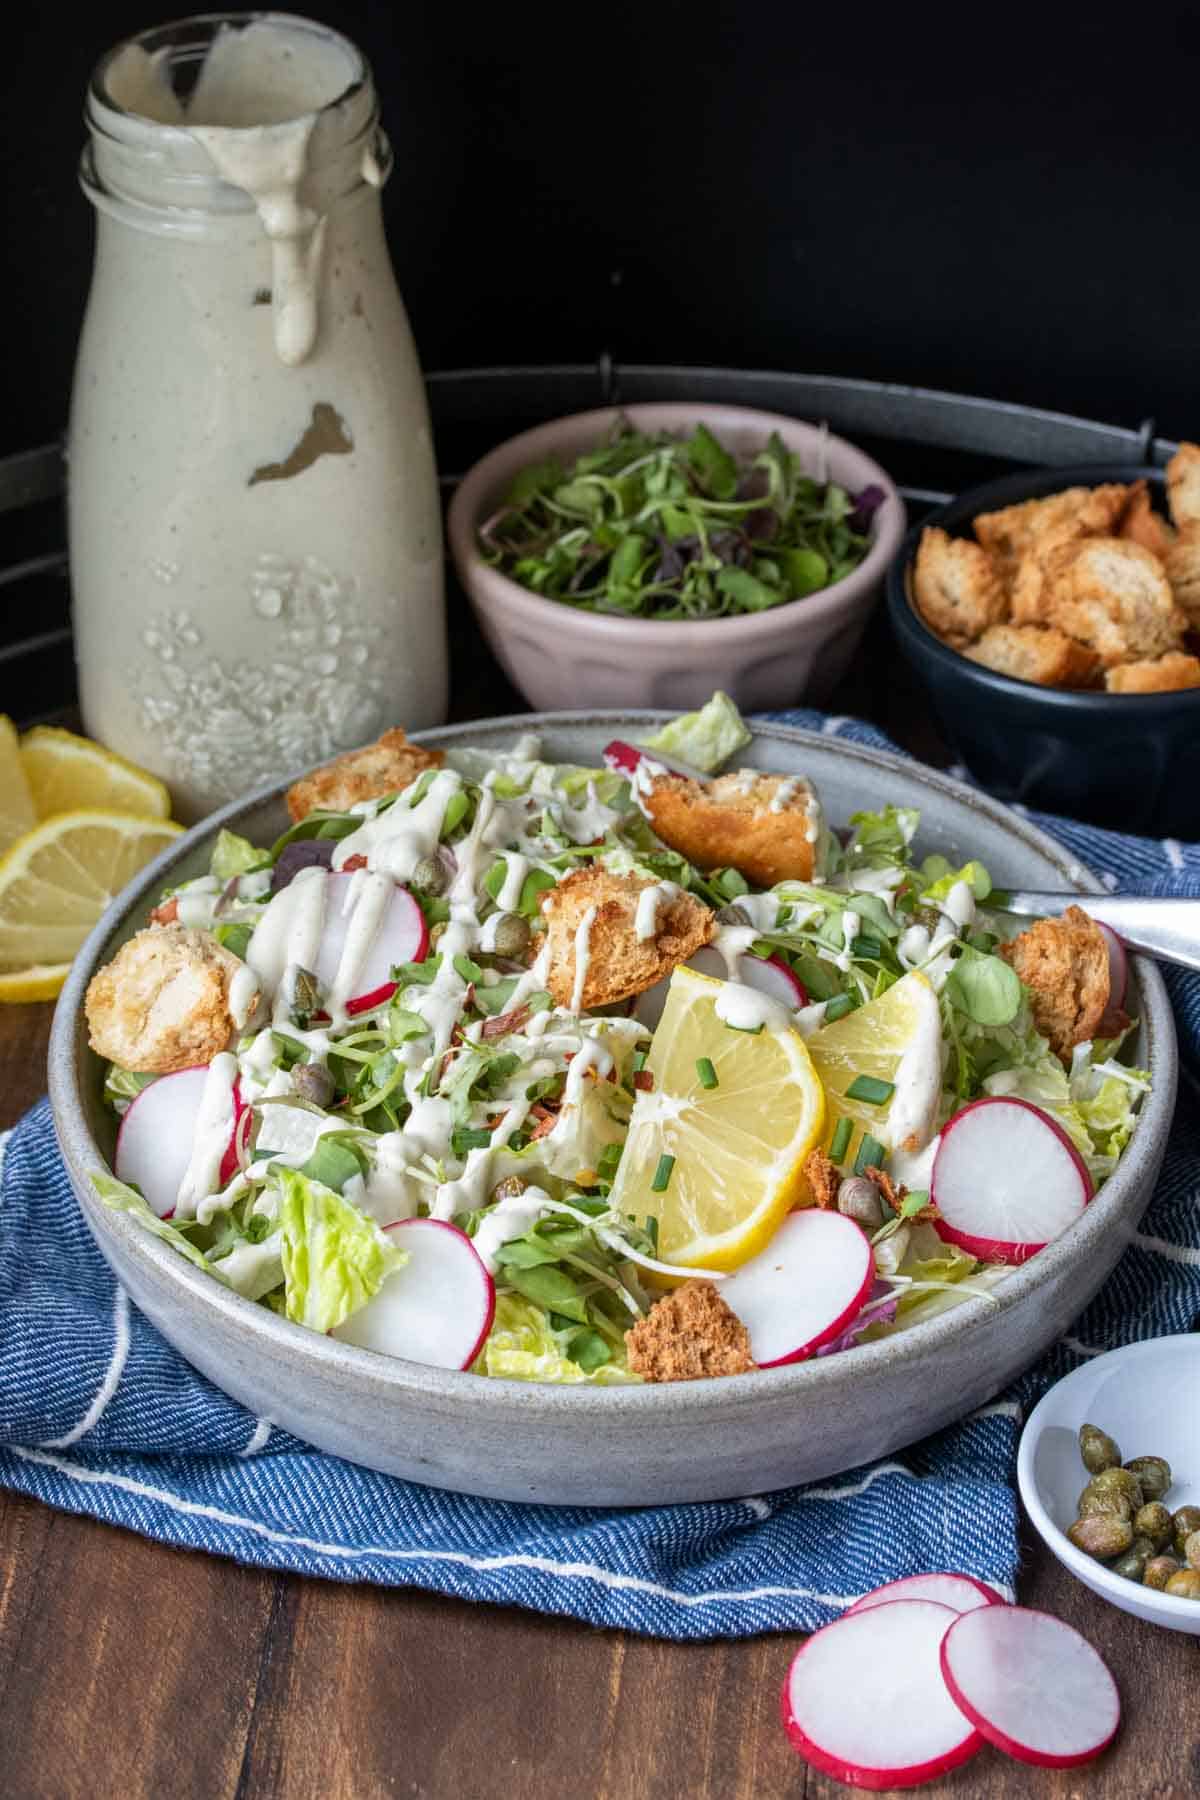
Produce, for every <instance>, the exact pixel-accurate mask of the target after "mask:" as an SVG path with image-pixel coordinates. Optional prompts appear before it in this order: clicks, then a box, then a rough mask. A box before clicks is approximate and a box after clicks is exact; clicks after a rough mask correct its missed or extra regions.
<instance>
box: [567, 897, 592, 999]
mask: <svg viewBox="0 0 1200 1800" xmlns="http://www.w3.org/2000/svg"><path fill="white" fill-rule="evenodd" d="M596 912H597V909H596V907H594V906H589V907H588V909H587V911H586V912H585V913H584V915H583V917H582V919H581V920H580V921H579V925H578V927H577V929H576V932H575V983H574V986H573V987H572V989H571V1011H572V1012H573V1013H577V1012H578V1011H579V1009H580V1007H581V1006H582V1004H583V990H584V988H585V986H586V985H587V972H588V964H589V962H590V961H591V935H592V926H593V925H594V924H595V923H596Z"/></svg>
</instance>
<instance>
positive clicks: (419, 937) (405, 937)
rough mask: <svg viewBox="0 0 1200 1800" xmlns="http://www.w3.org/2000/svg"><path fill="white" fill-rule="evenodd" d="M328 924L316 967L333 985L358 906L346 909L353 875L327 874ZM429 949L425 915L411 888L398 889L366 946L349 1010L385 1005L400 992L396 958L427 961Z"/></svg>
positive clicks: (320, 976) (324, 981)
mask: <svg viewBox="0 0 1200 1800" xmlns="http://www.w3.org/2000/svg"><path fill="white" fill-rule="evenodd" d="M326 881H327V882H328V887H327V889H326V893H325V923H324V925H323V926H322V928H321V946H320V949H319V950H318V951H317V966H316V968H315V969H314V970H313V974H314V975H315V976H316V978H317V980H318V982H319V983H320V985H321V987H322V988H323V989H325V990H326V991H328V989H329V988H330V987H332V985H333V982H334V978H335V977H336V975H337V972H338V964H339V963H340V962H341V959H342V951H343V949H344V948H345V944H346V934H347V931H348V930H349V928H350V923H351V920H352V919H353V917H354V910H353V908H351V909H350V911H347V910H346V902H347V899H348V898H349V897H350V894H351V883H352V882H353V881H354V876H353V875H342V874H331V875H328V876H327V877H326ZM428 950H429V928H428V926H427V925H426V923H425V914H424V913H423V912H422V911H421V908H420V907H419V906H418V905H417V902H416V901H415V900H414V899H413V897H412V895H411V894H410V893H409V891H408V889H407V888H402V887H399V886H396V887H394V888H393V891H392V894H391V897H390V899H389V901H388V905H387V909H386V911H385V912H384V915H383V918H382V920H381V921H380V925H379V929H378V930H377V931H376V933H375V935H374V937H373V938H372V939H371V942H370V944H369V946H368V948H367V952H366V955H365V956H364V958H363V960H362V963H361V965H360V967H359V971H358V974H357V977H356V980H355V984H354V985H355V993H354V996H353V998H352V999H350V1000H348V1001H347V1003H346V1011H347V1012H348V1013H361V1012H367V1011H369V1010H370V1008H371V1007H373V1006H382V1005H383V1003H384V1001H385V1000H390V999H391V997H392V995H393V994H394V993H395V991H396V983H395V982H394V981H393V980H392V979H391V973H392V969H393V967H394V966H395V965H396V964H397V963H409V962H424V960H425V957H426V954H427V952H428Z"/></svg>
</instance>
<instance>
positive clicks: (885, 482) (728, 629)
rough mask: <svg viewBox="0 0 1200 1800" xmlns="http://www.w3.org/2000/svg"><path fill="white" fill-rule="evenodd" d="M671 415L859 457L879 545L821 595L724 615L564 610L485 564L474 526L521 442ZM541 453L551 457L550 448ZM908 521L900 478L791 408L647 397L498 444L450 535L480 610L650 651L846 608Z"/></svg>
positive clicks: (474, 467) (463, 500) (884, 561)
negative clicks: (481, 590) (493, 608)
mask: <svg viewBox="0 0 1200 1800" xmlns="http://www.w3.org/2000/svg"><path fill="white" fill-rule="evenodd" d="M663 412H670V413H673V414H678V413H680V412H688V413H691V414H693V415H694V416H695V418H696V420H697V421H698V422H700V423H706V424H714V423H715V424H716V425H717V426H721V425H724V426H727V427H728V426H733V425H738V426H751V427H753V426H761V427H762V429H763V432H764V434H767V433H769V432H770V431H772V430H778V431H780V435H781V436H782V435H783V434H784V433H785V432H787V431H791V432H793V433H795V432H797V431H798V432H799V433H800V434H801V435H802V436H805V437H809V436H811V438H812V439H813V440H820V441H821V442H822V443H824V444H827V445H837V446H838V447H839V448H842V449H846V450H849V451H852V452H853V453H854V455H855V456H858V457H861V458H862V460H863V462H864V463H866V464H867V465H868V468H869V470H870V480H869V481H868V482H867V484H866V485H867V486H870V485H872V484H874V485H876V486H878V487H881V488H882V489H883V492H884V499H883V502H882V504H881V505H880V506H879V508H878V510H877V512H876V514H875V520H876V521H878V524H877V527H876V529H875V531H874V532H873V537H872V543H871V548H870V549H869V550H868V552H867V554H866V556H865V557H864V558H863V560H862V562H861V563H859V565H858V567H857V568H855V569H851V571H850V573H849V574H848V575H843V577H842V578H841V580H840V581H835V582H833V583H832V584H831V585H830V586H828V587H823V588H818V589H817V591H816V593H815V594H806V595H804V596H803V597H802V598H801V599H797V600H788V601H785V602H784V603H783V604H782V605H780V606H771V607H767V608H766V609H765V610H764V611H763V612H758V613H734V614H732V615H730V616H729V617H728V618H722V619H639V618H636V617H633V616H626V615H624V614H622V615H620V616H618V615H615V614H608V613H599V612H591V611H588V610H585V609H584V608H582V607H573V606H566V605H564V603H563V602H562V601H561V600H548V599H547V598H546V597H545V596H544V595H542V594H536V593H534V591H533V589H532V588H527V587H523V586H522V585H521V583H520V582H519V581H514V580H513V578H512V576H511V575H504V574H502V573H501V572H500V570H499V569H493V568H492V567H491V566H490V564H488V563H486V562H485V561H484V559H483V557H482V555H481V554H480V552H479V548H478V546H477V544H476V542H475V528H476V526H477V524H478V522H479V518H480V515H481V513H482V510H483V504H482V503H483V498H484V495H485V494H486V492H487V490H488V488H489V487H490V486H491V484H492V483H493V482H494V481H495V479H496V478H497V469H498V466H499V465H500V464H501V463H502V462H507V461H508V460H509V459H510V458H511V457H512V456H513V455H514V454H515V453H516V451H517V450H518V449H519V448H520V447H521V446H522V445H525V444H530V443H532V441H533V440H535V439H542V438H544V437H545V436H546V435H547V434H552V433H553V432H554V431H555V430H556V429H557V430H567V431H573V430H576V429H578V430H582V429H583V428H584V427H585V426H587V425H590V424H592V423H593V422H594V423H595V424H596V426H597V427H600V426H601V425H602V424H604V423H605V422H608V423H611V422H612V420H613V419H614V418H617V417H621V416H624V417H626V418H629V419H632V420H633V421H634V422H635V423H638V422H639V421H640V422H643V423H645V424H647V425H651V426H652V425H653V424H654V420H655V416H656V415H658V414H660V413H663ZM542 454H545V449H543V451H542ZM907 518H908V515H907V511H906V508H905V505H904V498H903V496H902V494H901V493H900V490H899V488H898V487H897V485H896V482H895V480H894V479H893V477H892V476H891V475H889V474H888V472H887V470H886V469H885V468H883V467H882V465H881V464H880V463H878V462H876V460H875V458H874V457H873V456H870V455H869V454H868V453H867V452H866V451H865V450H862V449H860V448H859V446H858V445H857V444H856V443H854V442H853V441H852V440H851V439H850V438H844V437H840V436H838V435H837V434H836V433H834V432H829V431H823V430H822V428H821V427H820V426H819V425H813V424H812V423H811V422H810V421H809V420H807V419H797V418H793V417H792V416H791V415H790V414H788V413H775V412H765V411H762V410H760V409H759V408H757V407H751V406H730V405H725V404H720V403H716V402H714V403H705V402H700V403H698V404H697V405H695V406H691V405H689V404H688V403H687V402H685V401H678V400H640V401H636V402H634V403H633V404H631V405H629V406H621V405H620V404H617V403H614V404H613V405H611V406H601V407H589V408H587V409H586V410H585V411H583V412H574V413H562V414H560V415H559V416H558V417H557V418H554V419H547V420H545V421H544V422H543V423H542V424H540V425H533V426H530V427H529V429H528V430H527V431H520V432H517V433H516V434H515V435H514V436H513V437H509V438H505V439H503V440H502V441H501V442H500V443H499V444H496V445H494V446H493V447H492V449H491V450H489V451H487V452H486V453H485V454H484V455H483V456H481V457H480V458H479V459H478V460H477V461H476V462H474V463H472V464H471V466H470V468H469V469H468V470H467V472H466V474H465V475H464V476H463V478H462V480H461V481H460V482H459V484H458V486H457V488H456V489H455V491H454V494H453V495H452V497H451V500H450V505H449V507H448V508H447V510H446V536H447V538H448V540H449V545H450V554H451V556H452V558H453V560H454V565H455V569H456V570H457V573H458V578H459V580H460V582H461V583H462V586H463V587H464V588H465V589H466V591H467V593H468V595H469V597H470V599H471V602H472V604H473V605H475V606H480V605H488V604H496V603H497V602H502V603H504V604H506V605H508V606H509V608H510V609H514V608H515V609H516V610H519V611H521V612H523V613H524V614H525V617H526V620H527V622H528V623H529V624H531V625H541V626H544V627H549V626H550V625H552V624H553V623H555V622H557V624H558V626H559V628H560V629H561V628H562V624H563V619H564V616H566V617H569V618H570V619H572V620H573V621H574V622H575V626H576V628H577V629H578V628H580V627H583V628H586V629H587V630H589V631H592V632H594V633H595V634H596V635H597V636H598V637H600V638H602V639H603V638H608V637H624V634H625V633H626V632H627V631H628V630H629V629H630V628H636V630H637V632H638V636H639V638H640V639H641V642H642V643H643V645H645V646H647V647H649V646H651V645H654V646H656V647H657V646H659V645H670V644H677V645H684V646H686V645H688V644H692V643H695V642H696V641H697V640H698V639H699V638H702V637H703V638H707V637H709V636H711V635H712V634H714V633H720V634H721V635H722V636H723V637H724V639H725V641H726V642H727V643H729V644H730V645H731V646H732V644H733V643H734V641H735V640H736V639H737V638H738V637H757V636H761V635H763V634H764V633H765V632H766V631H770V630H776V631H778V630H780V629H782V628H783V626H784V622H785V621H787V620H789V619H791V620H793V621H794V620H795V619H796V618H798V617H799V616H800V615H798V614H795V613H793V610H792V609H793V608H794V607H798V606H801V605H802V606H803V607H804V616H806V617H808V618H811V619H818V620H819V619H824V618H827V617H829V616H831V615H833V614H835V613H836V612H837V611H838V610H839V608H840V607H841V606H842V605H844V604H846V603H849V602H851V601H853V600H854V599H856V598H858V597H859V595H860V594H861V593H862V592H863V591H864V590H867V589H873V588H874V587H875V586H876V585H877V584H878V583H879V582H881V581H882V580H883V578H884V576H885V575H886V572H887V570H888V568H889V566H890V565H891V562H892V560H893V558H894V557H895V556H896V554H897V552H898V551H899V550H900V547H901V544H902V543H903V540H904V533H905V530H906V528H907ZM472 578H474V579H472ZM475 581H480V582H483V583H484V584H485V585H486V586H487V587H488V588H490V589H492V590H493V591H492V592H491V593H490V594H489V595H488V597H487V599H486V600H483V601H481V599H480V597H479V595H478V594H477V592H476V588H475Z"/></svg>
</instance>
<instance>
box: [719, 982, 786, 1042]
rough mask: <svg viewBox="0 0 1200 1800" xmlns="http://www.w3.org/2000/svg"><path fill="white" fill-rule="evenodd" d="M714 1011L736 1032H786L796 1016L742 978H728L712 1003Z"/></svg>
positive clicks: (722, 1021)
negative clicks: (737, 979)
mask: <svg viewBox="0 0 1200 1800" xmlns="http://www.w3.org/2000/svg"><path fill="white" fill-rule="evenodd" d="M713 1010H714V1011H715V1013H716V1015H717V1017H718V1019H720V1021H721V1023H722V1024H723V1025H730V1026H732V1027H733V1028H734V1030H735V1031H761V1030H762V1029H763V1027H764V1026H765V1027H766V1028H767V1030H768V1031H786V1030H788V1029H790V1027H791V1024H792V1020H793V1018H794V1017H795V1015H794V1014H793V1013H792V1012H790V1011H789V1010H788V1008H787V1007H786V1006H781V1005H780V1003H779V1001H778V1000H772V998H771V996H770V995H769V994H763V993H760V992H759V990H758V989H757V988H752V987H747V986H746V985H745V983H744V982H741V981H727V982H725V984H724V985H723V987H722V988H721V991H720V993H719V994H718V995H717V998H716V1001H715V1002H714V1007H713Z"/></svg>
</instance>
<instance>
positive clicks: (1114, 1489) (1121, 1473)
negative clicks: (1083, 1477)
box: [1090, 1469, 1146, 1512]
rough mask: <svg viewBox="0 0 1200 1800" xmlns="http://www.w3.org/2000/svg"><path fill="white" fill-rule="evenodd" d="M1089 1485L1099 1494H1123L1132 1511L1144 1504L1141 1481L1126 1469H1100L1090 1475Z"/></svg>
mask: <svg viewBox="0 0 1200 1800" xmlns="http://www.w3.org/2000/svg"><path fill="white" fill-rule="evenodd" d="M1090 1485H1091V1486H1092V1487H1094V1488H1095V1489H1096V1491H1097V1492H1098V1493H1101V1494H1124V1495H1125V1496H1126V1498H1127V1499H1128V1501H1129V1504H1130V1506H1132V1508H1133V1510H1134V1512H1137V1510H1138V1508H1139V1507H1140V1506H1145V1504H1146V1496H1145V1494H1143V1492H1142V1484H1141V1482H1140V1481H1139V1480H1138V1478H1137V1476H1136V1475H1131V1474H1130V1473H1129V1470H1128V1469H1101V1471H1100V1473H1099V1474H1098V1475H1093V1476H1092V1479H1091V1483H1090Z"/></svg>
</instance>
